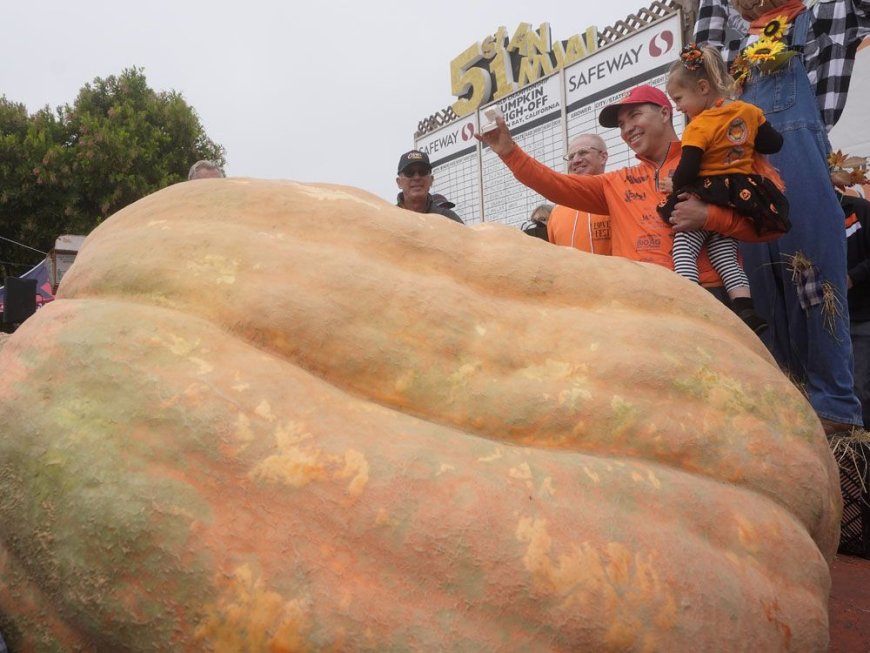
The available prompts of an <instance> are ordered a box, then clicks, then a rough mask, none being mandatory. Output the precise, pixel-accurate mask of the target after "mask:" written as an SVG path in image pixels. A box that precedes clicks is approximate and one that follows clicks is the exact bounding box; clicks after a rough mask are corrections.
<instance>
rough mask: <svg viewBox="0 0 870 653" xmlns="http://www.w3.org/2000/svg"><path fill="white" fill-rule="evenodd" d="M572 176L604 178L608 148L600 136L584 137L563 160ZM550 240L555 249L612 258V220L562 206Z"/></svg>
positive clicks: (550, 228)
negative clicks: (569, 249)
mask: <svg viewBox="0 0 870 653" xmlns="http://www.w3.org/2000/svg"><path fill="white" fill-rule="evenodd" d="M562 158H563V159H565V161H567V162H568V174H570V175H600V174H601V173H602V172H604V167H605V166H606V165H607V145H606V144H605V143H604V139H603V138H601V137H600V136H598V135H597V134H581V135H580V136H578V137H577V138H575V139H574V140H573V141H571V143H570V144H569V145H568V153H567V154H566V155H565V156H564V157H562ZM547 239H548V240H549V241H550V242H551V243H553V244H555V245H564V246H565V247H574V248H576V249H579V250H581V251H584V252H590V253H592V254H607V255H609V254H610V216H609V215H599V214H597V213H591V212H589V211H581V210H580V209H572V208H571V207H568V206H562V205H558V206H556V207H555V208H554V209H553V212H552V213H551V214H550V221H549V222H548V223H547Z"/></svg>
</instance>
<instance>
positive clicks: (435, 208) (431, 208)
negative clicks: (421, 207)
mask: <svg viewBox="0 0 870 653" xmlns="http://www.w3.org/2000/svg"><path fill="white" fill-rule="evenodd" d="M404 204H405V194H404V193H399V195H398V196H397V197H396V206H401V207H402V208H404V206H403V205H404ZM445 204H451V202H445ZM423 213H437V214H438V215H443V216H444V217H445V218H450V219H451V220H454V221H455V222H458V223H459V224H465V223H464V222H463V221H462V218H460V217H459V216H458V215H456V214H455V213H454V212H453V211H451V210H450V209H448V208H447V207H446V206H444V205H443V204H436V203H435V202H433V201H432V194H431V193H430V194H429V196H428V197H427V198H426V210H425V211H423Z"/></svg>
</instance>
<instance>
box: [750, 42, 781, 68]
mask: <svg viewBox="0 0 870 653" xmlns="http://www.w3.org/2000/svg"><path fill="white" fill-rule="evenodd" d="M783 50H785V45H783V44H782V41H771V40H770V39H758V41H756V42H755V43H753V44H752V45H750V46H748V47H747V48H746V49H745V50H744V51H743V56H744V57H746V59H748V60H749V61H750V62H751V63H761V62H762V61H770V60H772V59H773V58H774V57H776V55H778V54H779V53H780V52H782V51H783Z"/></svg>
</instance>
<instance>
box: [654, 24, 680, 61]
mask: <svg viewBox="0 0 870 653" xmlns="http://www.w3.org/2000/svg"><path fill="white" fill-rule="evenodd" d="M675 42H676V38H674V33H673V32H672V31H671V30H669V29H666V30H664V31H663V32H659V33H658V34H656V35H655V36H653V37H652V38H651V39H650V41H649V53H650V56H652V57H661V56H664V55H666V54H667V53H668V52H670V51H671V50H673V48H674V43H675Z"/></svg>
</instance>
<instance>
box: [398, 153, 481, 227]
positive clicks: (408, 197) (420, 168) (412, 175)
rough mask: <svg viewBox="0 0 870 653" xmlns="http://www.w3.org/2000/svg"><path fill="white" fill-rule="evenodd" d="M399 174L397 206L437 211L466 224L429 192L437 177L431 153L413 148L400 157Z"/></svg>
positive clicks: (410, 209)
mask: <svg viewBox="0 0 870 653" xmlns="http://www.w3.org/2000/svg"><path fill="white" fill-rule="evenodd" d="M398 175H399V176H398V177H396V184H397V185H398V187H399V189H400V191H401V192H400V193H399V196H398V198H397V199H396V206H400V207H402V208H403V209H407V210H409V211H416V212H417V213H437V214H438V215H443V216H444V217H446V218H450V219H451V220H453V221H455V222H458V223H459V224H464V223H463V222H462V218H460V217H459V216H458V215H456V214H455V213H454V212H453V211H451V210H450V209H449V208H446V207H445V206H444V205H443V203H442V204H436V203H435V200H434V198H433V197H432V195H430V194H429V189H430V188H432V182H433V181H435V177H433V176H432V164H430V163H429V155H427V154H426V153H425V152H421V151H420V150H411V151H410V152H405V153H404V154H403V155H402V156H401V157H399V168H398Z"/></svg>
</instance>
